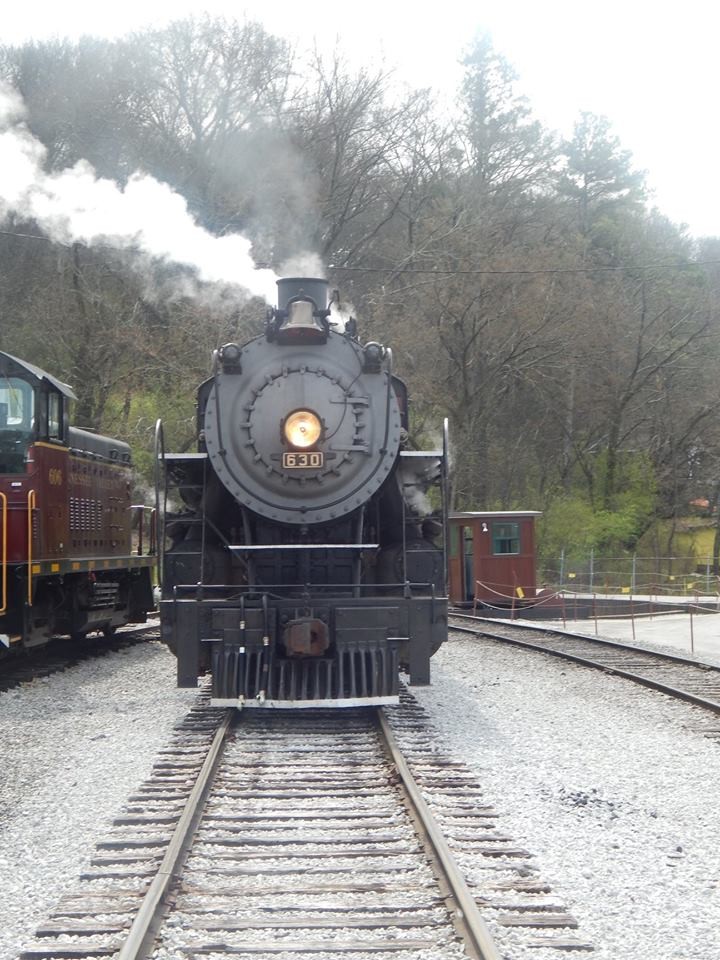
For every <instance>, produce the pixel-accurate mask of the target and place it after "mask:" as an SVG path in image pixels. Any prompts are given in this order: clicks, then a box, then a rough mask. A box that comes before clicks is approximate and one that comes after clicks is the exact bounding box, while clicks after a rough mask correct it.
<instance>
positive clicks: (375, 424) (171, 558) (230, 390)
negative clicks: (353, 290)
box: [157, 278, 447, 707]
mask: <svg viewBox="0 0 720 960" xmlns="http://www.w3.org/2000/svg"><path fill="white" fill-rule="evenodd" d="M278 302H279V307H278V308H277V309H275V308H272V309H270V310H269V311H268V314H267V317H266V322H265V329H264V332H263V333H262V334H260V335H259V336H257V337H255V338H254V339H251V340H250V341H249V342H247V343H245V344H242V345H241V344H238V343H228V344H225V346H223V347H221V348H220V349H219V350H217V351H216V353H215V356H214V367H213V372H212V376H211V377H210V379H209V380H207V381H206V382H204V383H203V384H201V386H200V387H199V389H198V394H197V451H196V452H193V453H190V454H182V453H166V452H165V451H164V443H163V433H162V425H161V424H158V448H157V459H158V464H159V465H160V467H161V469H159V471H158V490H157V496H158V507H159V513H160V515H161V516H162V517H163V518H164V522H163V536H162V538H161V539H162V542H163V544H164V547H165V549H164V555H163V557H162V596H163V599H162V601H161V603H160V611H161V623H162V632H163V637H164V638H165V640H166V641H167V643H168V644H169V645H170V646H171V648H172V649H173V650H174V652H175V654H176V656H177V660H178V685H180V686H194V685H195V684H196V683H197V678H198V676H199V675H200V674H203V673H205V672H207V671H210V672H211V673H212V703H213V704H215V705H236V706H238V707H243V706H264V707H273V706H275V707H312V706H352V705H356V704H380V703H394V702H397V699H398V684H399V676H398V675H399V671H400V670H401V668H405V669H407V670H408V671H409V674H410V680H411V682H412V683H427V682H429V674H430V657H431V655H432V653H433V652H434V651H435V650H436V649H437V647H438V646H439V645H440V643H441V642H442V641H443V639H444V638H445V637H446V635H447V597H446V585H445V570H446V546H445V529H446V525H445V516H446V447H447V443H446V440H445V439H444V440H443V445H442V448H441V449H437V450H429V451H417V450H411V449H409V448H408V398H407V391H406V388H405V385H404V384H403V382H402V381H401V380H400V379H399V378H398V377H396V376H395V375H394V373H393V370H392V354H391V351H390V350H389V349H387V348H386V347H384V346H382V345H381V344H380V343H376V342H370V343H365V344H361V343H360V341H359V340H358V338H357V336H356V333H355V324H354V322H351V323H349V324H348V325H347V326H346V328H345V329H340V328H339V326H336V325H334V324H333V323H332V322H331V310H330V309H329V308H328V285H327V281H325V280H320V279H308V278H287V279H283V280H279V281H278ZM163 467H164V469H162V468H163Z"/></svg>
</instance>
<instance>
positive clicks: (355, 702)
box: [210, 695, 400, 710]
mask: <svg viewBox="0 0 720 960" xmlns="http://www.w3.org/2000/svg"><path fill="white" fill-rule="evenodd" d="M399 703H400V696H399V695H396V696H389V697H343V698H342V699H339V700H262V701H260V700H245V699H243V698H242V697H240V698H238V697H235V698H233V697H228V698H227V699H224V698H223V699H221V698H219V697H217V698H216V697H212V698H211V699H210V706H211V707H237V709H238V710H321V709H322V708H323V707H396V706H397V705H398V704H399Z"/></svg>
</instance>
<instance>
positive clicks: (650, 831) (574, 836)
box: [413, 635, 720, 960]
mask: <svg viewBox="0 0 720 960" xmlns="http://www.w3.org/2000/svg"><path fill="white" fill-rule="evenodd" d="M432 668H433V685H432V686H431V687H429V688H426V689H422V688H414V689H413V693H414V694H415V696H416V697H417V698H418V699H419V701H420V702H421V703H423V704H424V705H425V707H426V708H427V709H428V711H429V713H430V716H431V718H432V720H433V722H434V725H435V727H436V729H437V730H438V732H439V733H441V734H442V735H443V736H444V737H446V738H447V741H448V742H447V749H448V752H450V753H453V754H457V756H458V757H462V758H464V759H465V760H466V762H467V763H469V764H470V765H471V766H472V768H473V769H474V770H475V771H476V772H477V774H478V776H479V777H480V781H481V783H483V784H484V785H485V787H486V791H487V795H488V799H489V800H491V801H494V802H495V803H496V805H497V807H498V809H499V810H500V811H501V813H502V814H505V815H506V816H503V817H502V820H501V822H502V823H503V824H504V825H505V824H506V825H507V829H508V831H509V832H510V833H511V834H512V835H513V837H514V839H515V840H516V841H517V842H521V843H522V844H523V845H524V846H526V847H527V848H528V849H530V850H531V851H532V852H533V853H534V854H536V857H537V862H538V866H539V867H540V868H541V873H542V877H543V879H545V880H548V881H549V882H550V883H551V884H552V885H553V889H554V891H555V893H557V894H558V895H559V896H561V897H562V899H563V901H564V902H565V903H566V905H567V906H568V908H569V909H570V910H571V912H572V913H573V914H574V915H575V916H576V917H577V918H578V920H579V922H580V931H579V932H580V933H582V935H583V938H584V939H588V940H590V941H591V942H593V943H594V944H595V946H596V950H595V952H594V953H593V954H591V956H593V957H595V958H597V960H601V958H602V960H605V958H608V960H609V958H612V960H718V958H720V856H719V855H718V847H719V842H720V810H719V809H718V804H717V801H716V798H717V793H718V785H720V744H719V743H716V742H713V741H712V740H709V739H707V738H706V737H703V736H702V734H701V732H699V728H701V727H702V726H703V724H708V720H707V716H708V715H707V714H705V713H703V712H702V711H700V710H698V709H697V708H695V707H691V706H689V705H685V704H681V703H676V702H673V701H671V700H670V699H669V698H667V697H663V696H661V695H658V694H654V693H652V692H651V691H647V690H644V689H642V688H641V687H638V686H636V685H634V684H632V683H630V682H629V681H624V680H621V679H618V678H613V677H604V676H599V675H598V674H597V673H596V672H595V671H588V670H585V669H583V668H581V667H576V666H574V665H572V664H563V663H561V662H559V661H557V660H555V659H553V658H551V657H541V656H539V655H538V654H533V653H526V652H523V651H519V650H511V649H509V648H505V647H502V646H501V645H499V644H494V643H491V642H485V643H482V644H477V643H475V642H473V641H471V640H467V639H464V638H460V637H459V636H457V635H456V637H455V638H454V639H452V640H451V641H450V642H448V643H447V644H445V645H444V646H443V647H442V648H441V650H440V651H439V653H438V654H436V656H435V657H434V658H433V664H432ZM714 725H715V726H717V723H715V724H714ZM506 817H507V819H506Z"/></svg>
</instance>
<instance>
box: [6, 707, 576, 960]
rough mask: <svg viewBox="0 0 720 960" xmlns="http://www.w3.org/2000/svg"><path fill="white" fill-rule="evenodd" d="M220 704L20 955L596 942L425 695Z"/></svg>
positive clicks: (189, 728)
mask: <svg viewBox="0 0 720 960" xmlns="http://www.w3.org/2000/svg"><path fill="white" fill-rule="evenodd" d="M206 703H207V701H206V700H205V701H203V700H200V701H199V703H198V705H197V706H196V707H195V709H194V710H193V711H192V712H191V714H190V715H189V716H188V717H187V718H186V720H185V721H184V722H183V723H182V724H181V725H180V726H179V728H178V729H177V731H176V734H175V737H174V741H173V743H172V744H171V745H170V747H169V748H168V749H167V750H166V751H164V752H163V754H162V755H161V757H160V758H159V760H158V763H157V765H156V767H155V769H154V771H153V775H152V777H151V779H150V780H149V781H148V782H146V783H145V784H144V785H143V787H142V788H141V789H140V790H139V791H138V792H137V793H136V794H135V795H134V796H133V797H131V798H130V800H129V802H128V804H127V808H126V810H125V811H124V813H123V814H122V815H121V816H120V817H118V819H117V820H116V821H115V823H114V826H113V829H112V832H111V834H110V836H108V837H107V838H106V839H104V840H103V841H101V842H100V843H99V844H98V846H97V850H96V855H95V856H94V857H93V859H92V862H91V865H90V867H89V868H88V870H87V871H86V872H85V873H84V874H83V875H82V876H81V878H80V882H81V886H80V888H79V889H76V890H74V891H73V892H72V893H69V894H68V895H66V896H65V897H64V898H63V900H62V901H61V902H60V903H59V904H58V906H57V908H56V909H55V910H54V911H53V914H52V916H51V918H50V919H49V921H48V922H47V923H46V924H44V925H43V926H41V927H40V928H39V929H38V930H37V931H36V935H35V939H34V941H33V942H32V943H30V944H29V945H28V946H27V947H26V948H25V949H24V950H23V951H22V953H21V954H20V960H50V958H56V960H60V958H66V960H76V958H80V957H107V956H113V957H117V960H139V958H143V957H148V956H152V957H153V958H155V960H170V958H172V960H178V958H183V957H188V958H191V957H203V956H213V957H235V956H240V957H241V956H247V957H254V958H264V960H272V958H277V957H278V956H284V957H289V956H292V957H304V956H308V957H323V958H325V957H333V958H335V957H357V956H359V957H362V958H367V957H373V958H376V960H384V958H387V960H390V958H397V957H402V958H403V960H408V958H418V960H419V958H422V957H425V958H427V957H432V958H433V960H461V958H465V957H473V958H480V960H499V957H500V956H501V955H502V943H503V938H508V937H509V938H510V939H511V940H512V943H513V945H514V946H517V944H518V941H519V940H520V941H522V942H527V945H528V946H529V947H538V946H546V947H555V948H557V949H558V950H559V951H563V950H567V949H575V950H577V949H591V948H590V946H589V945H588V944H587V943H584V942H583V941H582V940H580V939H579V938H578V937H576V936H575V935H574V933H573V931H574V928H575V927H576V926H577V924H576V922H575V921H574V919H573V918H572V917H571V916H570V915H569V914H568V913H567V911H566V910H565V909H564V907H563V906H562V904H559V903H558V902H557V901H556V900H555V898H553V897H552V896H549V894H550V890H549V888H548V887H547V885H545V884H544V883H542V881H541V880H539V879H538V876H537V868H536V867H535V866H534V865H533V864H532V863H531V862H530V854H529V853H528V852H527V851H525V850H523V849H522V848H520V847H518V845H517V844H515V843H513V841H512V839H511V838H509V837H507V836H504V835H503V834H502V833H501V832H500V831H499V830H498V822H497V821H498V813H497V811H495V810H494V809H493V807H492V806H491V805H490V804H488V802H487V800H486V798H485V797H484V796H483V794H482V790H481V788H480V786H479V784H478V783H477V781H476V780H475V778H474V777H473V775H472V774H471V773H470V772H469V771H468V770H467V769H466V768H465V767H464V766H463V765H462V764H458V763H456V762H454V761H453V760H451V759H449V758H447V757H445V756H444V755H443V754H442V753H441V752H440V751H438V750H437V748H436V747H435V746H434V745H433V738H432V732H431V731H429V730H428V726H427V722H426V718H425V717H424V714H423V712H422V710H421V709H420V707H419V706H418V705H417V704H416V703H415V701H414V700H412V698H410V697H408V696H405V697H404V701H403V703H402V705H401V706H400V707H399V708H392V709H390V710H385V711H374V710H370V709H366V710H358V711H343V712H342V714H341V715H339V714H338V713H337V712H324V713H323V712H319V711H317V712H315V711H312V712H310V711H302V713H297V712H294V713H285V714H283V713H281V712H277V713H276V712H267V713H264V712H263V713H260V712H258V711H248V713H247V714H245V715H240V716H238V714H237V713H236V712H232V711H228V712H222V711H219V710H213V709H211V708H209V707H207V705H206ZM481 911H482V915H481ZM498 944H499V945H498Z"/></svg>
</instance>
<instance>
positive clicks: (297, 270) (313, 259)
mask: <svg viewBox="0 0 720 960" xmlns="http://www.w3.org/2000/svg"><path fill="white" fill-rule="evenodd" d="M280 272H281V273H282V275H283V277H317V278H318V279H320V280H324V279H325V266H324V264H323V262H322V260H321V259H320V257H319V256H318V255H317V253H307V252H306V253H299V254H296V255H295V256H294V257H290V259H289V260H286V261H285V262H284V263H283V265H282V267H281V268H280Z"/></svg>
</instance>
